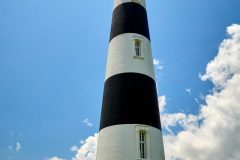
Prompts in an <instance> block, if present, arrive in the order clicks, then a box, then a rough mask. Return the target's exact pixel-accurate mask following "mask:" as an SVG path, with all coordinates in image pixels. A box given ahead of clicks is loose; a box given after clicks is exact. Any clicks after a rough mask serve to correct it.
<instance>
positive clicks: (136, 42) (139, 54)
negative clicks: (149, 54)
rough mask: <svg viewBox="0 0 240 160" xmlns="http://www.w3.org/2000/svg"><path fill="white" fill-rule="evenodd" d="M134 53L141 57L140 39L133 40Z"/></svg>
mask: <svg viewBox="0 0 240 160" xmlns="http://www.w3.org/2000/svg"><path fill="white" fill-rule="evenodd" d="M135 53H136V56H138V57H141V56H142V55H141V41H140V40H135Z"/></svg>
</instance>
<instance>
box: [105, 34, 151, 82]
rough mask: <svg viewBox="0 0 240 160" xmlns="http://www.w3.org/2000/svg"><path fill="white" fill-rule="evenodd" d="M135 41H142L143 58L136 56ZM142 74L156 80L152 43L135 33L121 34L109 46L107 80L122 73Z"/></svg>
mask: <svg viewBox="0 0 240 160" xmlns="http://www.w3.org/2000/svg"><path fill="white" fill-rule="evenodd" d="M135 39H140V40H141V50H142V51H141V52H142V55H143V56H142V57H137V56H135V48H134V47H135V45H134V42H135ZM129 72H131V73H140V74H144V75H147V76H149V77H151V78H152V79H154V80H155V76H154V68H153V58H152V51H151V43H150V41H149V40H148V39H147V38H146V37H144V36H142V35H140V34H135V33H125V34H120V35H118V36H116V37H115V38H113V39H112V40H111V42H110V44H109V50H108V60H107V70H106V76H105V80H107V79H108V78H109V77H111V76H114V75H116V74H120V73H129Z"/></svg>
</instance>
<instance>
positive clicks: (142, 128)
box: [136, 125, 151, 160]
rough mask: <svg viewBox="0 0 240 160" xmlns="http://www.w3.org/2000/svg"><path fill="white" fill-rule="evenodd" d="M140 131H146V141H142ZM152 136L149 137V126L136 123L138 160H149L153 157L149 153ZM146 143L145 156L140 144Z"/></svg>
mask: <svg viewBox="0 0 240 160" xmlns="http://www.w3.org/2000/svg"><path fill="white" fill-rule="evenodd" d="M140 133H144V138H145V139H144V141H140ZM149 142H150V137H149V131H148V127H147V126H144V125H136V149H137V151H136V159H137V160H149V159H151V157H150V154H149V151H150V150H149V148H150V144H149ZM141 143H144V144H143V146H144V149H145V150H144V158H143V157H142V156H141V151H140V149H141V148H140V144H141Z"/></svg>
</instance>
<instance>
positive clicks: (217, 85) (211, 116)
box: [164, 25, 240, 160]
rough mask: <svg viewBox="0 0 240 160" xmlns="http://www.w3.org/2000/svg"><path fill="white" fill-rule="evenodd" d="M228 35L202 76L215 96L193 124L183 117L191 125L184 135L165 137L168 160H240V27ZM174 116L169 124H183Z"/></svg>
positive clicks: (208, 99)
mask: <svg viewBox="0 0 240 160" xmlns="http://www.w3.org/2000/svg"><path fill="white" fill-rule="evenodd" d="M227 32H228V34H229V38H228V39H225V40H224V41H223V42H222V44H221V45H220V48H219V52H218V55H217V56H216V57H215V58H214V60H213V61H211V62H210V63H209V64H208V65H207V68H206V74H205V75H203V76H201V78H202V80H210V81H212V82H213V84H214V89H213V91H212V93H211V94H209V95H207V96H206V97H205V101H206V105H202V106H201V110H200V113H199V115H197V117H198V118H196V117H195V118H193V119H192V121H189V120H188V119H189V116H187V115H185V114H183V115H181V117H182V119H185V117H187V118H186V120H187V121H189V123H190V124H187V126H188V127H187V128H184V130H183V131H181V132H179V133H178V134H177V135H173V134H168V135H165V136H164V142H165V152H166V159H167V160H177V159H181V160H193V159H195V160H208V159H211V160H226V159H227V160H239V159H240V152H239V148H240V139H239V138H238V137H239V133H240V121H239V117H240V85H239V84H240V63H239V62H240V25H232V26H230V27H228V29H227ZM171 116H172V115H171ZM171 116H170V118H168V119H166V121H167V122H168V121H169V120H170V122H171V121H173V122H172V123H173V124H176V123H179V121H182V119H180V120H178V121H177V122H176V123H174V120H172V117H171ZM193 117H194V116H193ZM199 117H200V118H199ZM199 119H201V120H202V121H199ZM184 121H185V120H184ZM200 122H201V123H200ZM199 123H200V124H201V125H199ZM180 125H181V126H185V127H186V125H185V124H180Z"/></svg>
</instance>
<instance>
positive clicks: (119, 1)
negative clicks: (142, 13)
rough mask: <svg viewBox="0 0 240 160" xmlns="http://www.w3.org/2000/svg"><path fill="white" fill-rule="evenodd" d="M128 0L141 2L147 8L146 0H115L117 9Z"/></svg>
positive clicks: (129, 0) (128, 0)
mask: <svg viewBox="0 0 240 160" xmlns="http://www.w3.org/2000/svg"><path fill="white" fill-rule="evenodd" d="M127 2H134V3H138V4H141V5H142V6H143V7H144V8H146V2H145V0H114V8H113V9H115V8H116V7H117V6H119V5H120V4H122V3H127Z"/></svg>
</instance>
